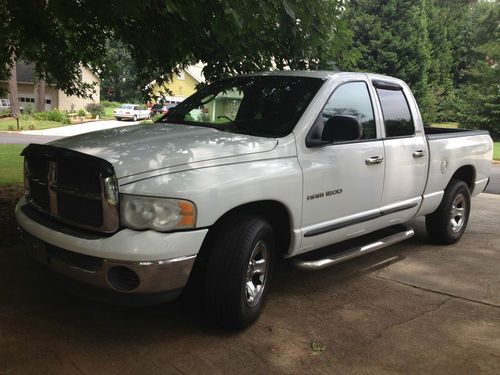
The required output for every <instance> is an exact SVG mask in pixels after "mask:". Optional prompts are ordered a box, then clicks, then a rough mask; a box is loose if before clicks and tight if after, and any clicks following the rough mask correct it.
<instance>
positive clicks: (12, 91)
mask: <svg viewBox="0 0 500 375" xmlns="http://www.w3.org/2000/svg"><path fill="white" fill-rule="evenodd" d="M15 59H16V57H15V55H13V56H12V61H14V63H12V64H11V65H12V68H11V70H10V77H9V83H8V84H9V99H10V112H11V113H12V114H13V115H16V116H17V115H19V114H20V113H21V111H20V108H19V98H18V97H17V69H16V63H15Z"/></svg>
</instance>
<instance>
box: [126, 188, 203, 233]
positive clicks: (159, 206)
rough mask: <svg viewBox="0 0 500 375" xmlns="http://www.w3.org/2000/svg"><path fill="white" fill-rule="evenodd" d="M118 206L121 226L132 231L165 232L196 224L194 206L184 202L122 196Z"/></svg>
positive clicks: (191, 226) (180, 200)
mask: <svg viewBox="0 0 500 375" xmlns="http://www.w3.org/2000/svg"><path fill="white" fill-rule="evenodd" d="M120 205H121V219H122V224H123V225H125V226H127V227H129V228H132V229H153V230H157V231H160V232H165V231H168V230H173V229H186V228H194V226H195V224H196V206H195V205H194V203H192V202H189V201H186V200H182V199H167V198H157V197H143V196H139V195H128V194H122V195H121V201H120Z"/></svg>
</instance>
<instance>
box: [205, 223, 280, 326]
mask: <svg viewBox="0 0 500 375" xmlns="http://www.w3.org/2000/svg"><path fill="white" fill-rule="evenodd" d="M275 252H276V251H275V239H274V232H273V228H272V227H271V226H270V225H269V223H268V222H267V221H266V220H264V219H263V218H260V217H258V216H250V215H240V216H236V217H233V218H232V220H230V221H227V222H226V225H223V226H222V227H221V229H220V230H219V233H218V237H217V238H216V240H215V241H214V243H213V247H212V252H211V255H210V258H209V260H208V264H207V272H206V280H205V306H206V309H207V312H208V313H209V315H211V317H212V318H214V320H216V321H217V322H218V323H219V324H220V325H222V326H224V327H227V328H232V329H241V328H244V327H247V326H248V325H250V324H251V323H252V322H253V321H254V320H256V319H257V318H258V316H259V315H260V313H261V311H262V308H263V305H264V299H265V296H266V294H267V291H268V289H269V284H270V281H271V276H272V273H273V268H274V261H275V256H276V255H275Z"/></svg>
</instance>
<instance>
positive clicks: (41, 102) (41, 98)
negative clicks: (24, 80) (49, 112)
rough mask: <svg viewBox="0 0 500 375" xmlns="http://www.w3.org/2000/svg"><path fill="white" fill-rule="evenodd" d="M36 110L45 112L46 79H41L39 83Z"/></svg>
mask: <svg viewBox="0 0 500 375" xmlns="http://www.w3.org/2000/svg"><path fill="white" fill-rule="evenodd" d="M36 111H37V112H45V80H44V79H41V80H39V81H38V84H37V96H36Z"/></svg>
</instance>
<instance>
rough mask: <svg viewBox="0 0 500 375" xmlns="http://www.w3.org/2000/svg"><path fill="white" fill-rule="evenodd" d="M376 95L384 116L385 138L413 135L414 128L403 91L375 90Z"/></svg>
mask: <svg viewBox="0 0 500 375" xmlns="http://www.w3.org/2000/svg"><path fill="white" fill-rule="evenodd" d="M377 94H378V97H379V99H380V105H381V106H382V113H383V115H384V123H385V134H386V137H387V138H391V137H405V136H411V135H414V134H415V126H414V125H413V119H412V117H411V112H410V108H409V107H408V102H407V101H406V98H405V95H404V94H403V91H402V90H386V89H382V88H377Z"/></svg>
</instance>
